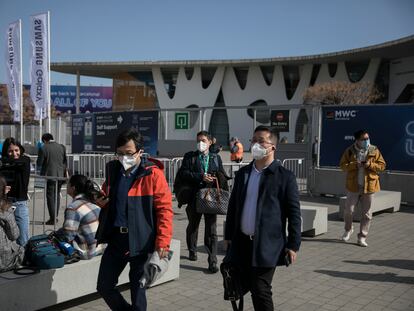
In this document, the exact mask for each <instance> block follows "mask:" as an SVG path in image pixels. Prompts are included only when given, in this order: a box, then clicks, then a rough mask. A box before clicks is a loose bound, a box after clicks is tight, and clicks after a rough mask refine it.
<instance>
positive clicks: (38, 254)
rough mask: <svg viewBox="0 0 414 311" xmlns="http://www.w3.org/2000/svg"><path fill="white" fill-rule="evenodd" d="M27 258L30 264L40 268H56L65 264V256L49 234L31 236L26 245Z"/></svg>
mask: <svg viewBox="0 0 414 311" xmlns="http://www.w3.org/2000/svg"><path fill="white" fill-rule="evenodd" d="M26 260H27V264H28V265H29V266H33V267H36V268H38V269H56V268H61V267H63V265H64V264H65V256H64V255H63V254H62V253H61V252H60V250H59V248H57V247H56V246H55V244H54V243H53V241H52V240H51V239H50V238H49V236H48V235H47V234H39V235H35V236H32V237H31V238H30V240H29V241H28V242H27V246H26Z"/></svg>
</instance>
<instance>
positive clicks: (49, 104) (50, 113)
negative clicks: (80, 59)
mask: <svg viewBox="0 0 414 311" xmlns="http://www.w3.org/2000/svg"><path fill="white" fill-rule="evenodd" d="M47 69H48V74H49V79H48V80H49V85H48V88H47V102H48V106H47V112H48V116H47V117H48V118H47V119H48V123H47V131H48V133H51V130H50V123H51V116H52V112H51V108H52V106H51V101H52V100H51V98H50V85H51V82H50V11H47Z"/></svg>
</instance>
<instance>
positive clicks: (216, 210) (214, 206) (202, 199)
mask: <svg viewBox="0 0 414 311" xmlns="http://www.w3.org/2000/svg"><path fill="white" fill-rule="evenodd" d="M215 180H216V188H203V189H200V190H199V191H198V192H197V194H196V210H197V212H198V213H202V214H218V215H226V214H227V208H228V205H229V199H230V192H229V191H226V190H223V189H220V186H219V183H218V179H217V178H216V179H215Z"/></svg>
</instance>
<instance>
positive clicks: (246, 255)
mask: <svg viewBox="0 0 414 311" xmlns="http://www.w3.org/2000/svg"><path fill="white" fill-rule="evenodd" d="M240 239H242V243H241V245H244V246H245V247H243V249H242V250H241V253H242V256H241V257H242V262H241V269H242V270H241V271H243V278H244V279H245V281H246V284H248V286H249V289H250V293H251V295H252V301H253V306H254V310H256V311H273V310H274V307H273V299H272V279H273V275H274V273H275V269H276V267H252V255H253V241H252V240H250V238H249V237H248V236H246V235H244V234H242V233H241V234H240Z"/></svg>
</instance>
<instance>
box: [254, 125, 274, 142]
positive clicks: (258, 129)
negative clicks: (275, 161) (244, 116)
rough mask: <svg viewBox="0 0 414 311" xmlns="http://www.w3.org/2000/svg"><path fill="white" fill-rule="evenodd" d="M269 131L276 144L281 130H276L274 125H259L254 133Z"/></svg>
mask: <svg viewBox="0 0 414 311" xmlns="http://www.w3.org/2000/svg"><path fill="white" fill-rule="evenodd" d="M263 131H264V132H268V133H269V134H270V139H271V140H272V141H273V142H274V143H275V145H276V144H277V143H278V141H279V132H278V131H276V130H275V129H274V128H273V127H271V126H267V125H259V126H258V127H256V128H255V129H254V133H256V132H263Z"/></svg>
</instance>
